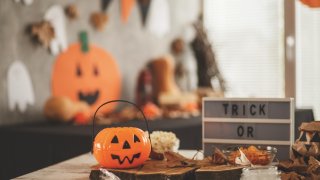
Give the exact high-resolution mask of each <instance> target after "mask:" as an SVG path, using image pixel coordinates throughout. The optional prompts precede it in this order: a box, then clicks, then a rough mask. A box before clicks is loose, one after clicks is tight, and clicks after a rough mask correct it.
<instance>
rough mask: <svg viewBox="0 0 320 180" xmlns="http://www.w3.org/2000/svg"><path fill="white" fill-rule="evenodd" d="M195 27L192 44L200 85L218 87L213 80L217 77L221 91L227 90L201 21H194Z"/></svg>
mask: <svg viewBox="0 0 320 180" xmlns="http://www.w3.org/2000/svg"><path fill="white" fill-rule="evenodd" d="M194 28H195V30H196V37H195V39H194V40H193V41H192V43H191V46H192V49H193V52H194V55H195V57H196V60H197V67H198V69H197V70H198V71H197V72H198V86H199V87H207V88H216V87H212V84H211V80H212V79H213V78H217V79H218V81H219V85H220V89H221V91H223V92H225V90H226V85H225V81H224V78H223V77H222V74H221V73H220V71H219V68H218V64H217V61H216V58H215V54H214V52H213V49H212V46H211V43H210V41H209V39H208V35H207V32H206V30H205V28H204V27H203V25H202V23H201V22H200V21H199V22H196V23H194Z"/></svg>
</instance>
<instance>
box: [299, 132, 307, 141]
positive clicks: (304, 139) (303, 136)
mask: <svg viewBox="0 0 320 180" xmlns="http://www.w3.org/2000/svg"><path fill="white" fill-rule="evenodd" d="M299 140H300V141H307V134H306V132H305V131H304V132H303V134H302V135H301V137H300V139H299Z"/></svg>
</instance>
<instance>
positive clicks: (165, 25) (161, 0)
mask: <svg viewBox="0 0 320 180" xmlns="http://www.w3.org/2000/svg"><path fill="white" fill-rule="evenodd" d="M147 29H148V30H149V31H150V32H152V33H154V34H155V35H157V36H160V37H162V36H164V35H165V34H166V33H168V32H169V30H170V9H169V4H168V1H167V0H152V2H151V5H150V11H149V15H148V21H147Z"/></svg>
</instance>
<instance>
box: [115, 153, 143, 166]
mask: <svg viewBox="0 0 320 180" xmlns="http://www.w3.org/2000/svg"><path fill="white" fill-rule="evenodd" d="M139 157H140V153H137V154H134V155H133V156H132V158H131V159H129V158H128V156H125V157H124V158H123V159H122V160H121V159H120V156H118V155H115V154H111V158H112V159H117V160H118V162H119V164H123V163H124V161H125V160H128V162H129V164H132V162H133V160H134V159H135V158H139Z"/></svg>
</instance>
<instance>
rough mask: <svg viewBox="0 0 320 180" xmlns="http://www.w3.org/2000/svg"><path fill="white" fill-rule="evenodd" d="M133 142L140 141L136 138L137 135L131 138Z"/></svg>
mask: <svg viewBox="0 0 320 180" xmlns="http://www.w3.org/2000/svg"><path fill="white" fill-rule="evenodd" d="M133 142H135V143H136V142H140V139H139V138H138V136H137V135H134V136H133Z"/></svg>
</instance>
